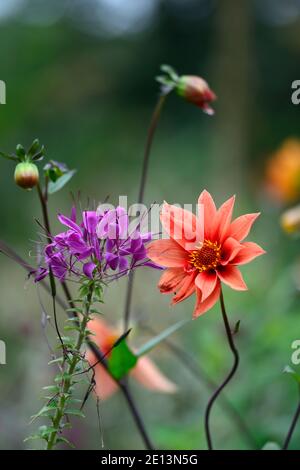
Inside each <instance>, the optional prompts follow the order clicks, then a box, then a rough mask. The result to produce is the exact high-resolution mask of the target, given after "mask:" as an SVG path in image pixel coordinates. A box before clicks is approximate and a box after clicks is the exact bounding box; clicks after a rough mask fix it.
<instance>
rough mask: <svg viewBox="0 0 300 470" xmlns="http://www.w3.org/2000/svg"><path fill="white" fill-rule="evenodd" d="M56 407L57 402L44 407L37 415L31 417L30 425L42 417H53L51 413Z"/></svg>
mask: <svg viewBox="0 0 300 470" xmlns="http://www.w3.org/2000/svg"><path fill="white" fill-rule="evenodd" d="M56 406H57V405H56V402H55V400H53V403H51V404H49V405H45V406H43V408H41V409H40V411H39V412H38V413H37V414H35V415H33V416H31V420H30V424H31V423H33V421H35V420H36V419H37V418H40V417H41V416H51V413H52V412H53V411H54V410H55V409H56Z"/></svg>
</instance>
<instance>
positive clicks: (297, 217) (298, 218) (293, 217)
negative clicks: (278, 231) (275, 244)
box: [280, 205, 300, 233]
mask: <svg viewBox="0 0 300 470" xmlns="http://www.w3.org/2000/svg"><path fill="white" fill-rule="evenodd" d="M280 224H281V227H282V228H283V230H284V231H285V232H286V233H296V232H298V233H299V232H300V205H298V206H295V207H292V208H291V209H288V210H286V211H285V212H284V213H283V214H282V216H281V218H280Z"/></svg>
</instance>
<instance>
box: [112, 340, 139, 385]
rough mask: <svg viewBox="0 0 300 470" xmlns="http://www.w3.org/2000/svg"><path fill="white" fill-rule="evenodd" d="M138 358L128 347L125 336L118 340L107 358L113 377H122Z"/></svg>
mask: <svg viewBox="0 0 300 470" xmlns="http://www.w3.org/2000/svg"><path fill="white" fill-rule="evenodd" d="M137 360H138V358H137V357H136V355H135V354H134V353H133V352H132V351H131V349H130V348H129V347H128V344H127V342H126V338H123V339H122V340H120V342H119V343H118V345H117V346H115V347H114V348H113V349H112V351H111V354H110V356H109V359H108V368H109V371H110V372H111V374H112V375H113V377H115V379H117V380H119V379H122V378H123V377H124V376H125V375H127V374H128V372H129V371H130V370H131V369H132V368H133V367H134V366H135V365H136V363H137Z"/></svg>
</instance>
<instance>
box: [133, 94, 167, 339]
mask: <svg viewBox="0 0 300 470" xmlns="http://www.w3.org/2000/svg"><path fill="white" fill-rule="evenodd" d="M166 97H167V95H160V97H159V99H158V101H157V103H156V106H155V108H154V111H153V114H152V118H151V121H150V126H149V129H148V133H147V139H146V145H145V151H144V158H143V165H142V173H141V179H140V186H139V193H138V200H137V202H138V204H143V202H144V196H145V188H146V183H147V176H148V168H149V160H150V154H151V149H152V144H153V140H154V135H155V131H156V129H157V125H158V122H159V118H160V115H161V111H162V108H163V105H164V103H165V101H166ZM133 282H134V271H131V273H130V274H129V279H128V284H127V292H126V300H125V309H124V331H127V330H128V328H129V323H130V313H131V301H132V292H133Z"/></svg>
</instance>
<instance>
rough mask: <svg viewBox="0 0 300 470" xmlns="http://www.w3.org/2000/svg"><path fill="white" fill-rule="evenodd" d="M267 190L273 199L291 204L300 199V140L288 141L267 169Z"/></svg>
mask: <svg viewBox="0 0 300 470" xmlns="http://www.w3.org/2000/svg"><path fill="white" fill-rule="evenodd" d="M266 188H267V191H268V192H269V194H270V195H271V197H273V198H274V199H276V200H277V201H279V202H283V203H289V202H293V201H296V200H297V199H299V197H300V140H298V139H293V138H289V139H286V140H285V141H284V142H283V144H282V145H281V147H280V148H279V149H278V150H277V151H276V152H275V153H274V154H273V155H272V157H271V159H270V160H269V161H268V163H267V167H266Z"/></svg>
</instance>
